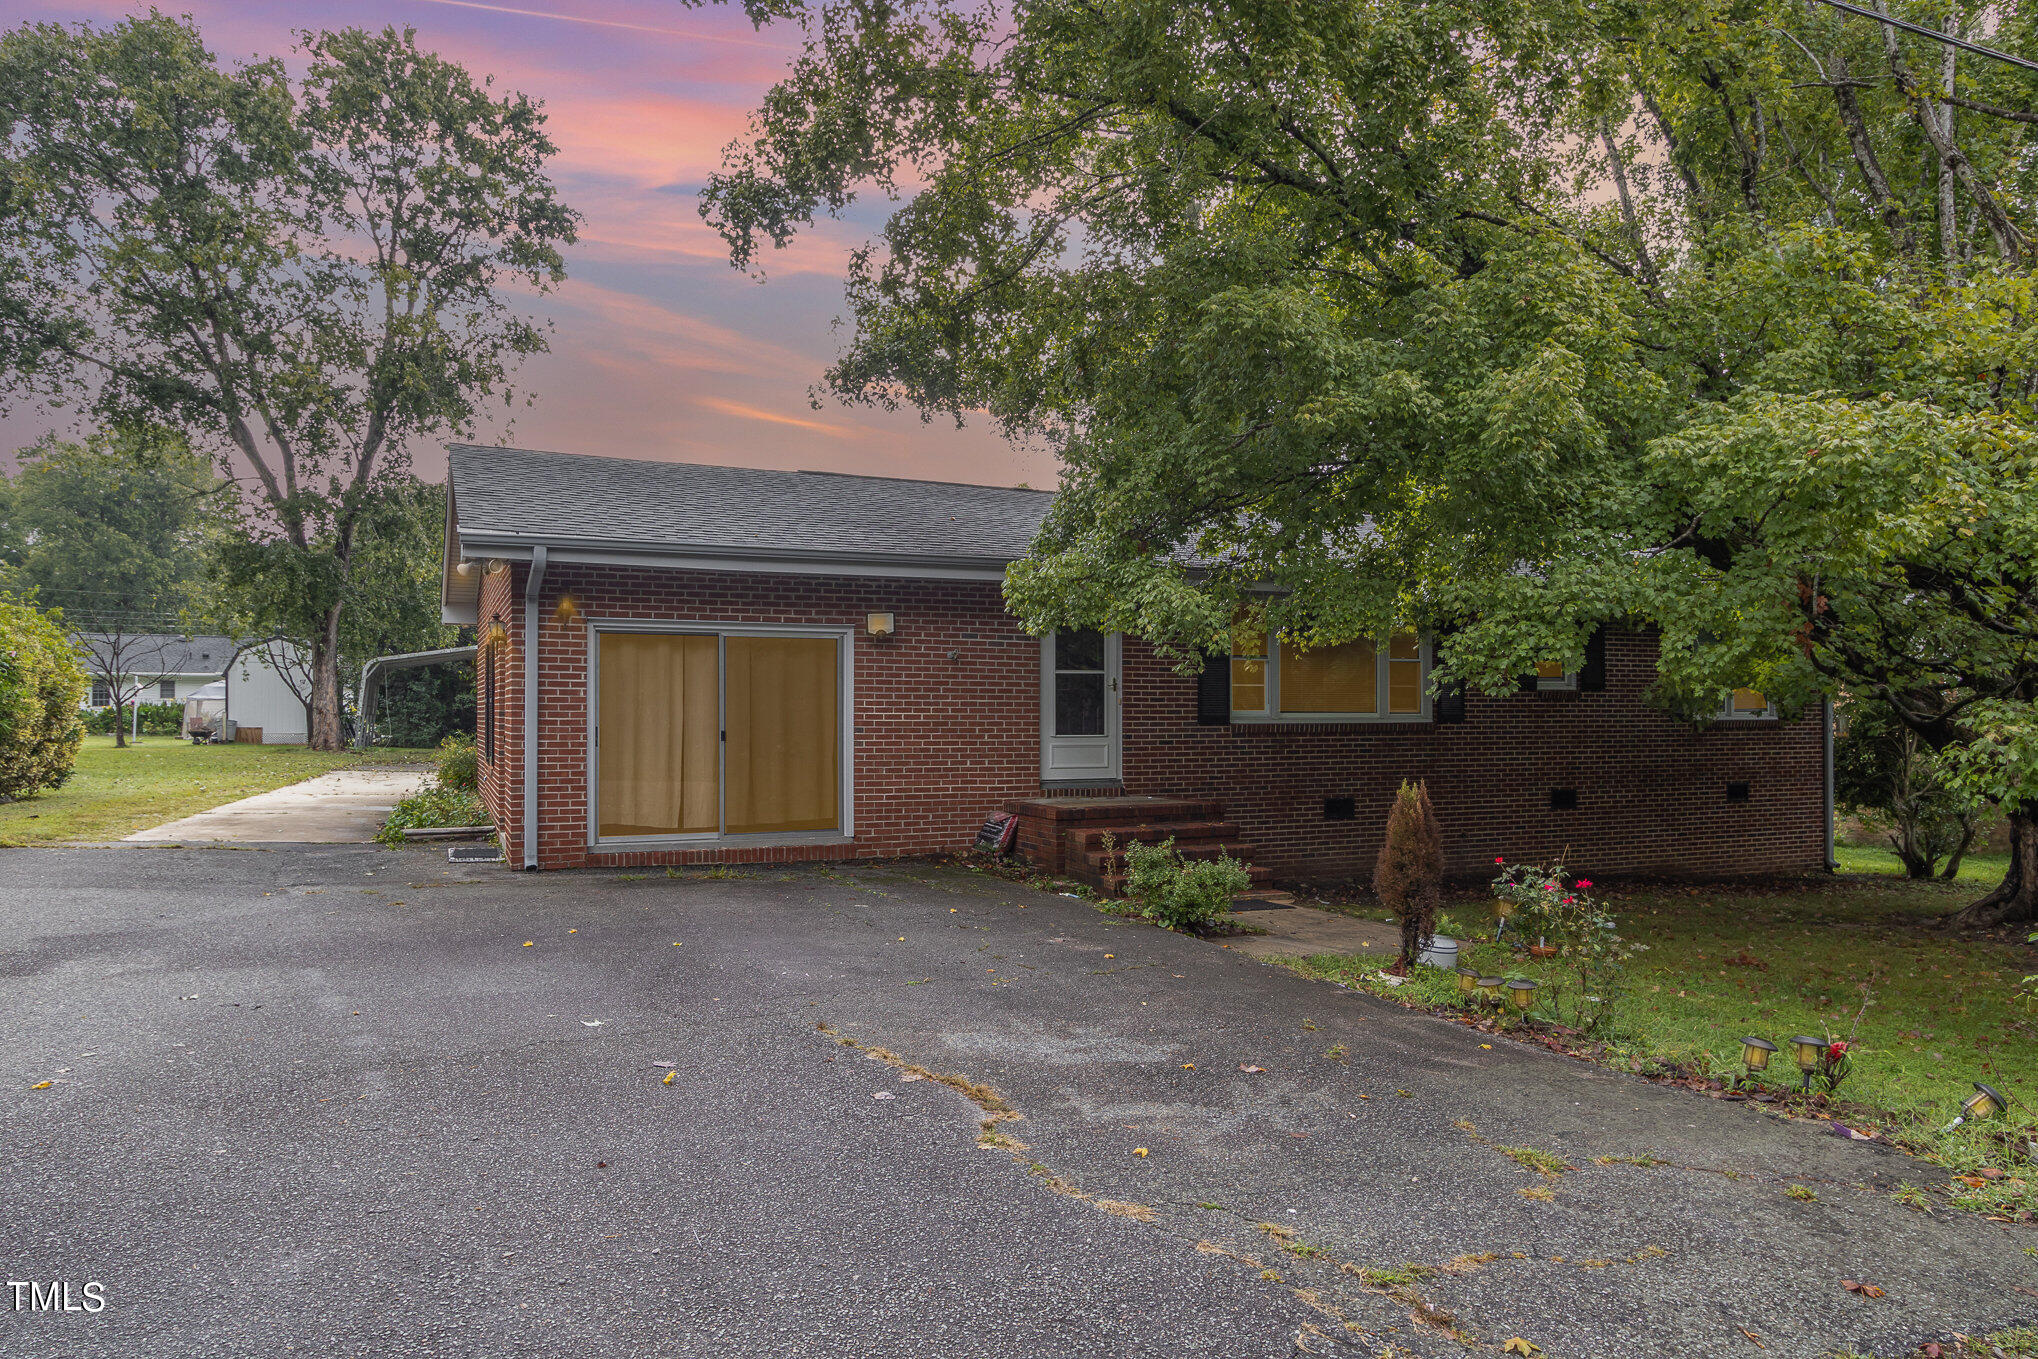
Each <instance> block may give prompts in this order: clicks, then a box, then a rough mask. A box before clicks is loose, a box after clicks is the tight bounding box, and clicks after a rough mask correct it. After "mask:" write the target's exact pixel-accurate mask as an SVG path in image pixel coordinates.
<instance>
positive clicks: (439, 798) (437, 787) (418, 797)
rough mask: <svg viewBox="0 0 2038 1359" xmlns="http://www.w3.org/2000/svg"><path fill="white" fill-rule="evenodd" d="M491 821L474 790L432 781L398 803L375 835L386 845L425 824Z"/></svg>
mask: <svg viewBox="0 0 2038 1359" xmlns="http://www.w3.org/2000/svg"><path fill="white" fill-rule="evenodd" d="M488 824H489V820H488V811H487V809H486V808H484V807H483V806H482V805H481V799H479V798H477V797H476V796H474V794H473V793H472V792H470V791H468V790H467V789H464V788H447V787H445V786H443V785H441V784H432V785H431V786H430V787H427V788H424V789H421V790H420V791H418V792H415V793H412V794H411V795H410V796H409V797H407V798H405V799H404V800H403V801H401V802H399V803H397V804H396V810H394V811H392V812H391V813H390V814H389V819H388V820H387V821H385V822H383V823H382V829H381V830H379V831H377V832H376V834H375V838H376V839H377V840H380V841H381V842H382V843H383V844H385V845H400V844H402V843H403V833H404V832H405V831H406V830H412V829H417V828H421V827H425V826H486V825H488Z"/></svg>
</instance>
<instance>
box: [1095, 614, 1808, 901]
mask: <svg viewBox="0 0 2038 1359" xmlns="http://www.w3.org/2000/svg"><path fill="white" fill-rule="evenodd" d="M1655 654H1656V649H1655V643H1654V641H1653V640H1652V639H1650V638H1648V637H1646V636H1642V635H1639V634H1635V633H1626V632H1618V631H1613V630H1609V631H1608V634H1607V646H1606V662H1607V682H1606V689H1605V690H1604V691H1603V692H1597V693H1563V694H1558V693H1549V694H1509V695H1504V696H1501V697H1498V698H1486V697H1482V696H1479V695H1476V694H1474V695H1469V696H1467V698H1466V700H1465V720H1464V722H1462V723H1445V724H1441V725H1439V724H1436V723H1427V722H1409V723H1372V724H1363V725H1361V724H1343V725H1337V724H1327V723H1313V724H1312V723H1295V724H1274V725H1243V724H1241V725H1237V726H1223V727H1203V726H1198V725H1196V694H1195V681H1194V680H1193V679H1186V678H1183V677H1182V676H1179V675H1177V674H1175V673H1174V672H1173V671H1172V670H1170V669H1168V668H1167V667H1166V666H1164V665H1163V664H1161V663H1160V662H1159V661H1158V660H1157V659H1156V658H1155V657H1154V655H1153V653H1152V651H1151V650H1149V649H1148V648H1146V647H1144V646H1142V645H1140V644H1138V643H1135V642H1132V641H1129V640H1128V641H1127V643H1126V646H1125V710H1124V725H1125V781H1126V787H1127V790H1128V791H1131V792H1139V793H1162V792H1166V793H1171V794H1180V795H1203V796H1210V797H1219V798H1222V799H1223V800H1224V802H1225V804H1226V806H1227V808H1228V809H1229V813H1230V816H1231V818H1232V819H1233V820H1235V821H1237V822H1239V824H1240V830H1241V832H1242V834H1243V835H1244V837H1245V838H1246V840H1247V841H1249V842H1250V843H1251V844H1252V846H1253V849H1254V854H1253V858H1254V861H1255V862H1258V863H1263V864H1266V865H1268V866H1269V867H1271V868H1273V869H1274V870H1275V872H1276V874H1277V875H1279V876H1283V877H1290V878H1296V877H1319V878H1321V877H1366V878H1370V877H1371V875H1372V870H1373V860H1374V858H1375V857H1376V856H1377V855H1378V854H1379V852H1380V835H1381V830H1382V828H1383V826H1384V825H1385V822H1386V819H1387V811H1388V807H1389V805H1390V804H1391V802H1392V800H1393V797H1394V793H1395V790H1396V788H1398V787H1399V785H1400V782H1401V780H1402V779H1404V778H1419V779H1426V780H1427V781H1428V783H1429V794H1430V800H1431V802H1432V803H1433V804H1434V805H1435V807H1436V811H1437V819H1438V821H1440V822H1441V823H1442V826H1443V832H1444V845H1445V850H1446V853H1447V854H1448V855H1449V860H1450V867H1451V870H1452V872H1453V873H1456V874H1461V875H1466V876H1472V875H1483V874H1485V873H1487V872H1488V871H1490V870H1491V868H1492V865H1493V859H1494V856H1495V855H1505V856H1506V857H1507V858H1509V859H1536V858H1553V857H1555V856H1557V855H1559V854H1564V855H1565V856H1566V858H1565V862H1567V863H1568V864H1570V865H1572V866H1573V867H1574V868H1576V869H1577V870H1579V871H1581V872H1587V873H1616V872H1621V873H1633V872H1648V873H1664V874H1692V875H1731V874H1738V873H1756V872H1777V871H1792V870H1801V869H1815V868H1818V867H1819V866H1821V865H1822V864H1823V863H1824V861H1825V824H1824V795H1825V774H1824V763H1823V760H1824V752H1823V745H1824V741H1823V734H1822V730H1821V727H1820V720H1819V718H1818V716H1817V715H1816V713H1814V714H1813V715H1810V716H1807V717H1805V718H1802V719H1800V720H1798V721H1796V722H1790V723H1779V722H1773V721H1762V722H1716V723H1710V724H1707V725H1703V726H1697V725H1694V724H1692V723H1689V722H1681V721H1678V720H1676V719H1674V718H1672V717H1670V716H1668V715H1667V714H1665V713H1663V712H1661V711H1659V710H1657V709H1655V708H1652V707H1650V706H1649V705H1648V704H1647V703H1646V702H1644V700H1643V692H1644V690H1646V689H1647V687H1648V686H1649V683H1650V681H1651V680H1652V679H1653V677H1654V673H1655ZM1729 783H1746V784H1748V785H1749V800H1748V801H1746V802H1728V801H1727V796H1726V786H1727V784H1729ZM1553 788H1571V789H1575V790H1576V791H1577V795H1578V808H1577V810H1575V811H1554V810H1552V809H1551V807H1550V790H1551V789H1553ZM1328 797H1351V798H1355V799H1356V800H1357V803H1358V815H1357V818H1356V819H1355V820H1352V821H1326V820H1324V817H1323V800H1324V799H1325V798H1328ZM1567 850H1568V853H1567Z"/></svg>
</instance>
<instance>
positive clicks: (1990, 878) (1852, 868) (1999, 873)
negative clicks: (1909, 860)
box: [1833, 845, 2010, 896]
mask: <svg viewBox="0 0 2038 1359" xmlns="http://www.w3.org/2000/svg"><path fill="white" fill-rule="evenodd" d="M1833 857H1834V858H1835V859H1838V860H1839V861H1840V871H1841V872H1842V873H1893V874H1895V875H1896V876H1898V877H1902V876H1903V872H1904V866H1903V864H1902V863H1901V862H1900V861H1899V860H1898V859H1897V857H1896V852H1895V851H1894V850H1888V849H1881V848H1878V847H1877V846H1874V845H1835V846H1833ZM2009 867H2010V855H2009V851H2007V850H2004V851H2002V852H2000V853H1997V854H1970V855H1968V856H1967V857H1966V858H1964V859H1962V860H1961V861H1960V876H1959V877H1958V878H1956V879H1955V881H1956V882H1973V883H1980V884H1981V885H1982V887H1983V889H1984V890H1986V889H1987V888H1990V887H1993V886H1995V885H1996V884H1997V883H1999V882H2001V881H2002V880H2003V874H2004V873H2006V872H2008V871H2009ZM1975 895H1976V896H1980V895H1981V893H1980V892H1977V893H1975Z"/></svg>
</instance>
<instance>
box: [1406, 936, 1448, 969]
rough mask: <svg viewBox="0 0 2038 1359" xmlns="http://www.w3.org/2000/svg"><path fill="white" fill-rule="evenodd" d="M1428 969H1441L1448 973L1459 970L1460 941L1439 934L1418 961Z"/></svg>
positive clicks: (1430, 942)
mask: <svg viewBox="0 0 2038 1359" xmlns="http://www.w3.org/2000/svg"><path fill="white" fill-rule="evenodd" d="M1416 961H1417V962H1419V963H1422V964H1423V965H1424V966H1426V967H1440V968H1442V969H1443V970H1444V971H1446V972H1456V971H1457V970H1458V941H1457V940H1455V939H1447V938H1445V937H1444V936H1443V935H1441V934H1439V935H1437V936H1436V937H1435V938H1434V939H1432V940H1430V941H1429V947H1428V948H1426V949H1424V950H1423V951H1422V957H1420V958H1418V959H1417V960H1416Z"/></svg>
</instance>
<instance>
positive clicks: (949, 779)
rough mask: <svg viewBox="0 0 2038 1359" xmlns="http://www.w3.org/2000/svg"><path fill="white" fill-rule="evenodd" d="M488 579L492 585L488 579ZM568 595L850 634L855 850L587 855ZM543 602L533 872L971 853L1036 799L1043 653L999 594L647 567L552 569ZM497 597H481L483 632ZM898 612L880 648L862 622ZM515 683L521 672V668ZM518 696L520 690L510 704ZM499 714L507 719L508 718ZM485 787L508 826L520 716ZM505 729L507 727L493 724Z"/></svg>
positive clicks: (672, 616)
mask: <svg viewBox="0 0 2038 1359" xmlns="http://www.w3.org/2000/svg"><path fill="white" fill-rule="evenodd" d="M526 571H527V568H526V566H525V565H524V564H522V563H519V564H517V565H516V566H515V568H514V570H513V572H512V573H511V576H512V578H513V579H512V584H511V585H509V586H506V587H505V593H506V594H507V595H508V598H507V599H506V601H505V604H506V611H505V617H506V618H507V617H511V616H512V615H514V618H513V622H512V624H511V626H510V631H511V640H512V643H513V646H514V647H515V648H516V649H517V650H518V651H521V649H522V646H523V625H522V617H521V614H522V604H523V588H524V585H523V582H524V580H525V579H526ZM492 583H493V578H491V584H492ZM562 593H569V594H571V595H572V596H573V597H574V600H575V602H576V603H577V604H578V606H579V608H580V610H581V612H582V614H583V615H585V616H586V617H592V618H599V619H602V620H604V621H607V620H611V619H624V618H637V619H667V620H692V621H698V622H719V623H783V624H799V625H808V626H825V627H854V628H855V629H856V633H855V641H854V650H855V659H854V664H855V669H856V676H855V688H856V711H855V714H854V721H855V728H856V731H855V738H854V751H855V755H854V759H855V781H856V786H855V827H856V838H855V842H854V844H834V845H800V846H793V847H788V848H784V849H776V850H758V849H743V850H724V849H693V850H672V849H660V850H641V851H631V852H616V851H609V850H602V851H599V852H596V851H591V850H590V849H589V848H588V845H587V753H588V752H587V680H588V676H587V643H588V629H587V626H586V624H585V622H584V621H582V620H580V619H575V620H571V621H567V622H561V621H560V620H559V619H558V617H557V616H556V612H555V610H556V606H557V604H558V601H559V597H560V595H561V594H562ZM541 595H542V602H541V604H540V610H541V611H540V614H539V618H540V638H541V640H540V643H539V645H540V649H541V657H540V666H539V677H540V682H541V683H542V685H543V688H544V692H543V694H542V695H541V697H540V701H539V774H538V787H539V789H540V794H539V804H540V805H539V822H540V827H541V830H540V835H539V861H540V864H541V865H542V866H543V867H545V868H569V867H576V866H581V865H590V864H592V865H603V866H626V865H640V864H674V863H712V862H721V861H742V862H751V863H754V862H784V861H789V860H799V859H822V858H846V857H865V856H876V855H880V854H920V853H934V852H937V851H942V850H954V849H958V848H961V847H962V846H964V845H966V844H968V843H969V841H970V838H971V837H972V836H973V835H974V834H975V833H976V829H977V827H978V826H979V825H981V824H982V823H983V819H984V818H985V817H986V816H988V815H989V814H990V813H991V812H994V811H996V810H997V809H998V808H999V806H1000V805H1001V804H1003V803H1004V802H1005V800H1006V799H1008V798H1013V797H1021V796H1025V795H1027V794H1031V793H1036V792H1038V791H1039V789H1040V643H1039V641H1038V640H1037V639H1035V638H1033V637H1029V636H1027V635H1026V634H1025V633H1024V632H1022V631H1021V630H1020V628H1019V625H1018V623H1017V622H1016V621H1015V620H1013V619H1012V618H1011V617H1010V615H1008V614H1006V612H1005V610H1004V606H1003V603H1002V602H1001V596H1000V594H999V590H998V586H997V585H995V584H993V583H988V582H972V581H917V580H865V579H846V578H838V577H821V576H760V575H751V574H739V573H734V572H729V573H723V572H703V571H648V570H641V569H636V568H625V567H602V566H584V565H578V564H571V563H555V564H554V565H553V566H552V567H551V568H550V569H549V570H548V571H547V572H546V575H545V583H544V586H543V589H542V591H541ZM490 605H491V596H490V594H489V590H488V588H487V587H486V586H485V587H484V590H483V595H482V614H481V618H482V623H483V626H484V627H485V626H486V625H487V622H488V619H489V618H490V617H491V616H492V615H491V613H490ZM875 611H883V612H890V613H893V614H896V615H897V618H898V633H897V635H896V636H894V637H890V638H886V639H884V640H882V641H879V640H876V639H874V638H872V637H870V636H868V635H867V634H866V633H865V632H864V631H863V622H864V615H866V614H868V613H871V612H875ZM516 675H517V677H516V679H515V681H514V682H515V684H517V685H521V683H522V672H521V669H520V668H516ZM520 697H521V691H519V698H520ZM502 711H503V712H508V711H512V709H511V708H505V709H503V710H502ZM514 711H515V712H517V713H518V714H519V715H518V716H517V717H516V718H515V724H514V725H513V726H512V729H511V730H510V731H509V733H508V736H509V740H508V741H507V742H506V743H505V745H504V746H503V748H502V757H501V758H500V759H498V761H497V766H498V768H496V769H491V770H489V771H487V774H486V775H485V778H484V782H485V784H487V785H488V786H487V788H486V793H487V799H488V806H489V809H490V811H492V812H493V813H495V815H496V816H497V818H498V820H497V823H496V824H497V825H500V826H504V827H509V828H512V829H511V834H510V836H509V839H510V842H511V845H512V849H511V851H510V853H511V857H512V862H516V861H518V859H517V856H519V855H521V853H522V849H521V839H520V836H519V832H518V830H517V829H516V828H517V827H519V826H520V823H521V820H522V803H521V801H520V800H519V798H520V797H521V792H520V773H521V765H520V760H521V754H520V753H519V747H520V741H521V736H522V726H521V725H520V724H521V720H522V719H521V715H520V714H521V707H520V706H517V707H515V708H514ZM497 720H498V721H501V720H503V719H502V717H501V716H500V714H499V715H498V719H497Z"/></svg>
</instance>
